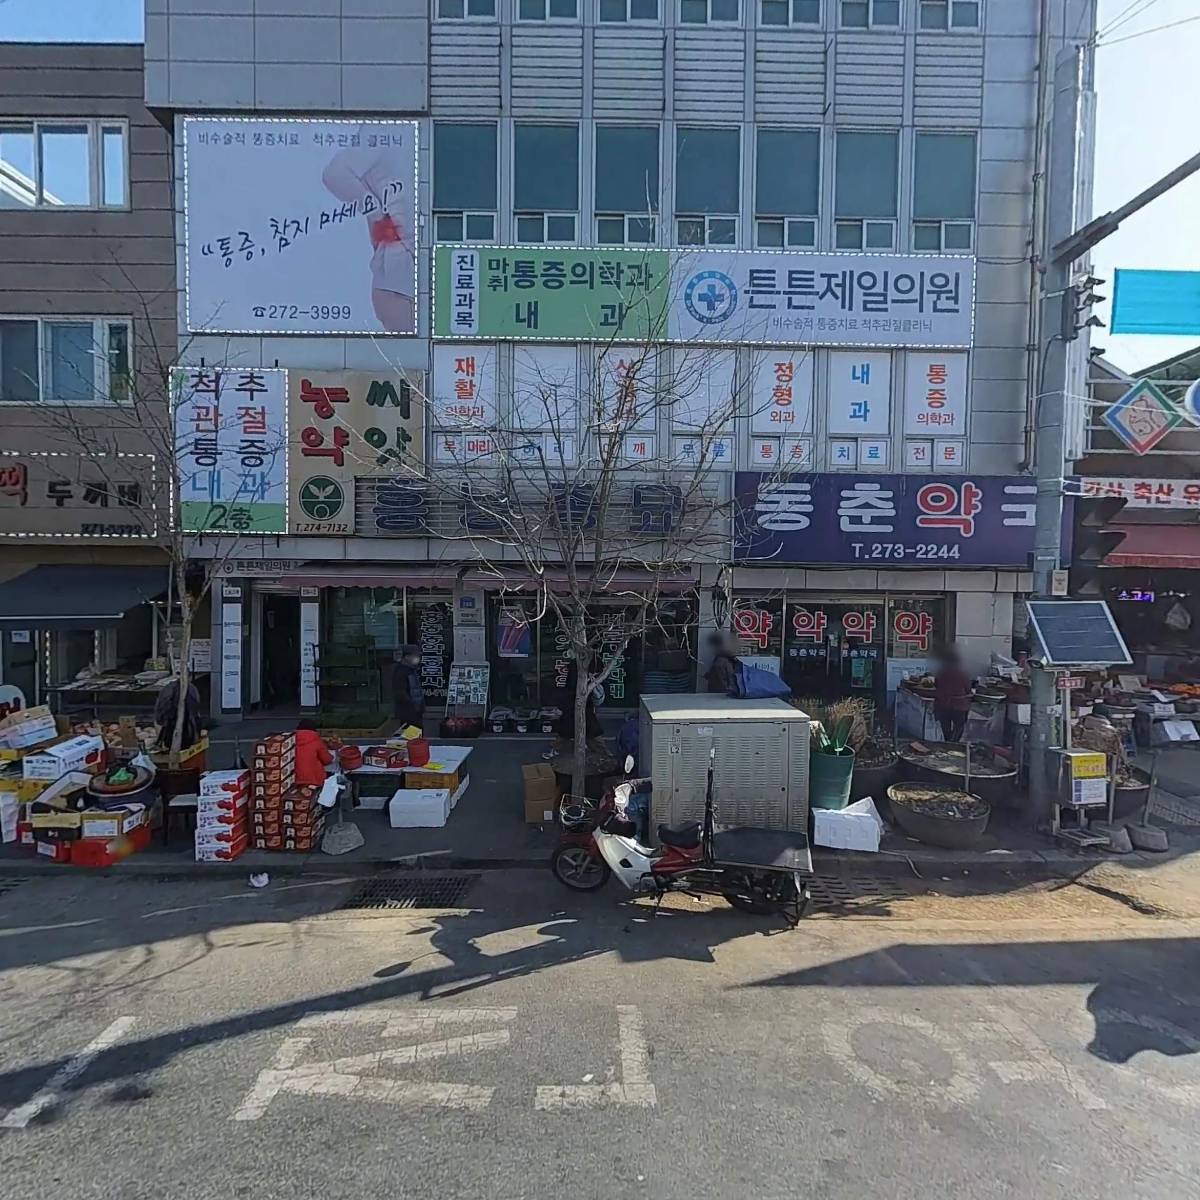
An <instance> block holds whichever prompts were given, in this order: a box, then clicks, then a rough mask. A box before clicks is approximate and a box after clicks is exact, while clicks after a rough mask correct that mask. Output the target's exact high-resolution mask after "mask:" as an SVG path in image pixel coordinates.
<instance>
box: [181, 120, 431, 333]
mask: <svg viewBox="0 0 1200 1200" xmlns="http://www.w3.org/2000/svg"><path fill="white" fill-rule="evenodd" d="M183 136H184V160H183V163H184V167H183V205H184V229H185V238H186V246H185V265H186V274H185V297H186V306H187V327H188V329H189V330H191V331H192V332H194V333H344V334H372V333H373V334H409V335H412V334H415V333H416V332H417V323H416V302H415V297H416V295H417V213H416V194H417V186H416V185H417V123H416V122H415V121H372V120H362V121H358V120H311V119H308V118H294V117H289V118H282V117H280V118H272V117H188V118H186V119H185V121H184V134H183Z"/></svg>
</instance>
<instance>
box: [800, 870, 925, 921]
mask: <svg viewBox="0 0 1200 1200" xmlns="http://www.w3.org/2000/svg"><path fill="white" fill-rule="evenodd" d="M808 886H809V891H810V892H811V893H812V903H813V908H816V909H824V910H826V911H838V912H866V911H879V910H881V909H886V907H887V905H889V904H893V903H895V902H896V901H900V900H911V899H912V898H913V893H912V891H911V889H909V888H907V887H905V886H903V885H902V884H899V883H897V882H895V881H894V880H890V879H885V878H881V877H880V876H877V875H836V876H835V875H814V876H813V877H812V879H810V880H809V881H808Z"/></svg>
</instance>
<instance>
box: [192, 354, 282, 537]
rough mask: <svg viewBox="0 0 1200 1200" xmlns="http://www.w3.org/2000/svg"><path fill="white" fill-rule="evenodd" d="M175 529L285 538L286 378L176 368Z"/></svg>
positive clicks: (274, 372)
mask: <svg viewBox="0 0 1200 1200" xmlns="http://www.w3.org/2000/svg"><path fill="white" fill-rule="evenodd" d="M171 394H172V396H173V398H174V421H175V425H174V428H175V462H176V471H177V474H178V478H179V509H180V524H181V527H182V528H183V529H184V530H187V531H188V532H190V533H208V532H222V533H226V532H228V533H286V532H287V508H288V503H287V462H288V455H287V372H286V371H282V370H278V369H267V368H247V369H245V370H221V369H217V368H210V367H176V368H174V369H173V370H172V372H171Z"/></svg>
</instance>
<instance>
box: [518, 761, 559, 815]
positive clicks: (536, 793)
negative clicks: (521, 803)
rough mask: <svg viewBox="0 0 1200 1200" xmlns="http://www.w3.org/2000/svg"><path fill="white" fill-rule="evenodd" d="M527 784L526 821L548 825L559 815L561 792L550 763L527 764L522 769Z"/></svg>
mask: <svg viewBox="0 0 1200 1200" xmlns="http://www.w3.org/2000/svg"><path fill="white" fill-rule="evenodd" d="M521 775H522V777H523V778H524V783H525V821H526V823H527V824H529V825H548V824H550V823H551V822H552V821H553V820H554V818H555V817H556V816H557V814H558V802H559V799H560V797H559V791H558V783H557V782H556V780H555V778H554V770H553V768H552V767H551V766H550V764H549V763H526V764H525V765H524V766H523V767H522V768H521Z"/></svg>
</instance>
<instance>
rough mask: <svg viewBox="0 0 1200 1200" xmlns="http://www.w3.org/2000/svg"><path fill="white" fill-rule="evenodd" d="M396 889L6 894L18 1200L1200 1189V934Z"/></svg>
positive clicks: (310, 886) (1106, 904)
mask: <svg viewBox="0 0 1200 1200" xmlns="http://www.w3.org/2000/svg"><path fill="white" fill-rule="evenodd" d="M361 883H362V881H361V880H355V881H338V880H332V881H314V880H300V881H288V882H281V883H277V884H273V885H272V886H271V887H270V888H268V889H267V890H266V891H264V892H254V891H251V890H249V889H248V888H245V887H244V886H242V885H241V884H240V883H233V882H232V881H230V880H213V881H196V882H179V881H176V882H170V883H167V882H159V883H156V882H154V881H153V880H112V879H107V878H96V877H74V876H71V875H70V874H69V873H65V874H63V875H61V876H55V877H53V878H39V879H37V880H32V881H29V882H26V883H23V884H21V885H19V886H17V887H15V888H14V889H13V890H11V891H9V892H7V893H6V894H5V895H3V896H0V1013H2V1014H3V1015H2V1034H0V1178H2V1179H3V1180H4V1183H3V1185H2V1186H3V1195H4V1196H5V1197H6V1200H8V1198H13V1200H17V1198H20V1200H24V1198H25V1197H30V1198H32V1197H43V1196H52V1197H71V1198H73V1197H120V1198H121V1200H140V1198H142V1197H147V1198H149V1197H154V1198H156V1200H160V1198H162V1197H172V1198H173V1197H187V1198H189V1200H191V1198H196V1200H201V1198H207V1197H223V1198H226V1197H243V1196H245V1197H255V1198H256V1200H257V1198H263V1200H267V1198H271V1197H287V1198H288V1200H294V1198H295V1197H300V1196H303V1197H310V1196H311V1197H322V1198H323V1200H325V1198H327V1200H340V1198H342V1197H378V1196H385V1195H387V1196H399V1197H427V1196H428V1197H437V1198H439V1200H441V1198H452V1197H477V1196H478V1197H504V1198H510V1197H511V1198H517V1197H539V1198H542V1197H555V1198H558V1197H563V1196H570V1197H581V1198H582V1197H587V1198H589V1200H590V1198H591V1197H642V1196H648V1197H655V1198H664V1200H675V1198H676V1197H678V1198H683V1197H696V1196H701V1197H709V1196H712V1197H718V1196H719V1197H727V1196H734V1195H736V1196H743V1195H746V1196H753V1197H764V1198H770V1200H774V1198H776V1197H778V1198H779V1200H783V1198H784V1197H787V1198H789V1200H791V1198H793V1197H796V1196H801V1195H814V1196H820V1197H825V1198H831V1200H843V1198H844V1200H863V1198H865V1197H884V1196H886V1197H888V1200H907V1198H909V1197H913V1198H917V1197H920V1198H921V1200H927V1198H928V1197H931V1196H932V1197H954V1198H956V1200H962V1198H965V1200H976V1198H978V1200H982V1198H991V1197H1005V1198H1011V1197H1022V1198H1028V1197H1038V1198H1042V1197H1046V1198H1050V1197H1055V1198H1057V1197H1062V1198H1064V1200H1067V1198H1069V1200H1087V1198H1091V1197H1096V1198H1100V1197H1103V1198H1108V1197H1113V1198H1117V1197H1120V1198H1122V1200H1128V1198H1129V1197H1145V1198H1147V1200H1150V1198H1154V1200H1174V1198H1175V1197H1195V1196H1197V1195H1200V1183H1197V1178H1198V1176H1200V1172H1198V1167H1200V1152H1198V1151H1197V1148H1196V1139H1195V1136H1194V1131H1195V1128H1196V1121H1197V1117H1198V1115H1200V1056H1198V1053H1197V1052H1198V1051H1200V1003H1198V1001H1200V948H1198V944H1197V941H1196V932H1197V929H1200V925H1198V924H1197V922H1196V920H1195V919H1194V918H1187V917H1179V916H1164V915H1145V906H1140V908H1139V906H1137V905H1134V906H1133V907H1131V906H1130V904H1129V903H1126V902H1125V900H1123V899H1122V897H1121V896H1120V895H1106V894H1105V893H1104V891H1103V890H1102V891H1101V892H1096V891H1093V890H1084V889H1082V888H1078V887H1074V888H1070V889H1064V890H1059V891H1055V892H1053V893H1051V892H1050V891H1048V890H1047V891H1033V892H1026V893H1021V894H1018V895H1016V896H1013V895H1011V894H1010V895H996V894H990V895H987V896H985V897H982V898H980V899H978V900H976V899H973V898H972V896H971V891H972V888H970V887H967V886H964V885H962V884H961V883H960V884H959V885H957V887H956V888H942V889H940V890H943V891H953V890H956V891H957V893H958V898H957V899H945V898H944V897H940V896H929V895H925V896H921V897H916V898H914V899H912V900H910V901H906V900H905V899H904V898H903V897H902V896H899V893H898V892H896V891H895V889H893V893H894V894H891V896H890V898H886V897H885V899H884V900H882V901H880V900H879V898H878V897H875V898H874V899H872V900H870V902H868V903H866V904H864V905H861V906H859V907H858V908H856V909H855V908H853V907H852V908H851V910H850V911H852V912H857V913H858V914H860V915H851V916H848V917H828V916H826V917H817V918H815V919H810V920H808V921H806V922H805V923H804V924H803V925H802V926H801V927H800V928H799V929H798V930H797V931H795V932H778V931H777V930H776V927H775V926H773V925H772V924H771V923H770V922H763V921H758V920H754V919H750V918H746V917H742V916H739V915H737V914H735V913H733V912H732V911H731V910H729V909H727V908H725V907H724V906H723V905H714V906H713V907H711V908H709V907H707V906H705V905H703V904H698V903H696V902H693V901H690V900H685V899H679V900H678V901H677V902H676V903H675V904H673V905H672V906H671V907H670V908H664V911H663V912H662V913H661V914H660V915H659V916H658V917H657V918H656V919H654V920H653V921H651V920H650V919H649V911H648V909H646V908H645V907H642V906H639V905H630V904H621V903H620V902H619V901H620V900H621V897H620V896H619V895H618V893H617V892H616V891H615V889H614V890H611V891H606V892H604V893H601V894H599V895H596V896H586V897H575V896H572V895H570V894H568V893H565V892H563V891H562V890H561V889H559V888H558V887H557V886H556V885H555V884H554V883H553V881H552V880H550V879H549V877H548V875H544V874H541V873H535V872H525V871H512V872H496V873H492V874H489V875H486V876H484V877H483V878H482V879H481V880H480V881H479V882H478V883H476V884H475V885H474V886H473V888H472V889H471V890H470V891H469V892H468V893H467V896H466V898H465V900H464V901H461V902H460V903H462V904H464V905H465V906H464V907H457V908H444V909H437V910H419V911H401V912H398V913H389V914H387V915H371V914H369V913H363V912H361V911H355V910H346V909H342V908H340V907H339V905H340V904H341V903H342V902H343V901H344V900H345V899H346V898H347V897H348V896H349V895H350V894H351V893H352V892H353V891H354V890H355V889H356V888H357V887H359V886H361ZM934 890H939V889H937V888H935V889H934ZM898 897H899V898H898Z"/></svg>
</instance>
